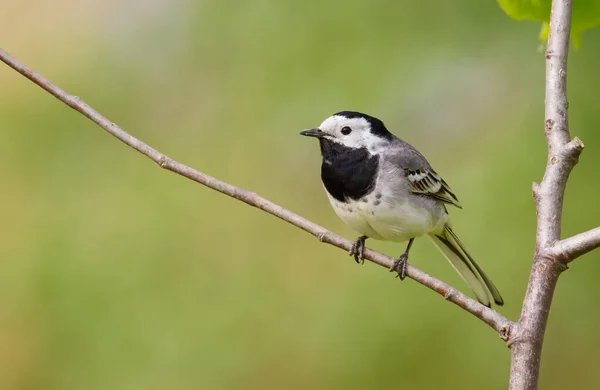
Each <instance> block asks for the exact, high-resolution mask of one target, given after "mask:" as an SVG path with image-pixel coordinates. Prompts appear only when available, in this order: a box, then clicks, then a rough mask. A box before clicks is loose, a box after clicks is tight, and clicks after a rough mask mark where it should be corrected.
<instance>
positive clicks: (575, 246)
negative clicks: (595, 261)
mask: <svg viewBox="0 0 600 390" xmlns="http://www.w3.org/2000/svg"><path fill="white" fill-rule="evenodd" d="M598 247H600V227H597V228H595V229H592V230H588V231H587V232H583V233H579V234H578V235H576V236H573V237H569V238H566V239H564V240H561V241H559V242H557V243H556V245H555V248H554V250H555V253H556V254H555V256H556V257H557V258H560V259H563V261H564V262H566V263H568V262H571V261H573V260H575V259H576V258H578V257H579V256H582V255H585V254H586V253H588V252H590V251H592V250H594V249H596V248H598Z"/></svg>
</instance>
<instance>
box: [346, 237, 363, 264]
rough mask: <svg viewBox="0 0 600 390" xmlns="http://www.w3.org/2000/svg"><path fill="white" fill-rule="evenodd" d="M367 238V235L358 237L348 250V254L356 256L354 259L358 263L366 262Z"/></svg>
mask: <svg viewBox="0 0 600 390" xmlns="http://www.w3.org/2000/svg"><path fill="white" fill-rule="evenodd" d="M366 239H367V237H365V236H360V237H358V238H357V239H356V240H355V241H354V243H353V244H352V247H351V248H350V250H349V251H348V255H349V256H354V261H356V263H357V264H364V263H365V240H366Z"/></svg>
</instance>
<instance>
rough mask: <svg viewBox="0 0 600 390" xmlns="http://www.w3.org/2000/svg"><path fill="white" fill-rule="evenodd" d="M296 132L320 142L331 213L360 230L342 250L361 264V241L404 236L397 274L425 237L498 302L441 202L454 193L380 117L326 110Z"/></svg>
mask: <svg viewBox="0 0 600 390" xmlns="http://www.w3.org/2000/svg"><path fill="white" fill-rule="evenodd" d="M300 135H303V136H307V137H314V138H317V139H318V140H319V145H320V149H321V156H322V163H321V180H322V182H323V186H324V188H325V192H326V193H327V197H328V198H329V202H330V203H331V206H332V207H333V210H334V211H335V213H336V214H337V216H338V217H339V218H340V219H341V220H342V221H343V222H344V223H346V224H347V225H348V226H350V227H351V228H352V229H353V230H355V231H357V232H358V233H360V234H361V235H360V236H359V237H358V238H357V239H356V240H355V241H354V243H353V245H352V247H351V249H350V252H349V254H350V255H351V256H353V257H354V260H355V261H356V262H357V263H359V262H361V263H364V250H365V241H366V240H367V239H368V238H373V239H376V240H383V241H392V242H406V241H408V244H407V246H406V250H405V251H404V252H403V253H402V255H401V256H400V257H399V258H397V259H396V260H395V262H394V264H393V265H392V267H391V268H390V272H396V273H397V276H398V277H399V278H400V279H401V280H403V279H404V278H405V277H406V271H407V264H408V256H409V252H410V249H411V247H412V245H413V242H414V240H415V239H416V238H418V237H421V236H425V235H427V236H428V237H429V238H430V239H431V240H432V241H433V243H434V244H435V246H436V247H437V248H438V249H439V250H440V251H441V252H442V254H443V255H444V257H445V258H446V259H447V260H448V261H449V262H450V264H451V265H452V266H453V267H454V269H455V270H456V271H457V272H458V274H459V275H460V276H461V278H462V279H463V280H464V281H465V282H466V284H467V285H468V286H469V287H470V289H471V290H472V291H473V293H474V294H475V297H476V298H477V300H478V301H479V302H480V303H481V304H483V305H485V306H487V307H491V303H492V301H493V302H494V303H495V304H497V305H499V306H502V305H503V304H504V300H503V299H502V296H501V295H500V292H499V291H498V289H497V288H496V286H495V285H494V283H492V281H491V280H490V278H488V276H487V275H486V274H485V273H484V272H483V270H482V269H481V267H480V266H479V265H478V264H477V263H476V262H475V260H474V259H473V257H472V256H471V255H470V254H469V252H468V251H467V249H466V248H465V246H464V244H463V243H462V241H461V240H460V239H459V238H458V236H457V235H456V233H454V231H453V230H452V227H451V224H450V217H449V215H448V211H447V209H446V206H447V205H451V206H456V207H458V208H462V206H461V204H460V202H459V200H458V198H457V197H456V195H455V194H454V192H452V190H451V189H450V186H449V185H448V183H446V182H445V181H444V179H442V177H441V176H440V175H438V174H437V173H436V171H435V170H433V168H432V167H431V165H430V164H429V162H428V161H427V160H426V159H425V157H424V156H423V155H422V154H421V153H420V152H419V151H418V150H417V149H415V148H414V147H413V146H411V145H410V144H408V143H407V142H405V141H403V140H401V139H400V138H398V137H396V136H395V135H394V134H392V133H391V132H390V131H389V130H388V129H387V128H386V126H385V125H384V123H383V122H382V121H381V120H379V119H377V118H375V117H372V116H370V115H367V114H363V113H361V112H356V111H341V112H338V113H336V114H333V115H331V116H330V117H328V118H327V119H325V120H324V121H323V123H321V125H320V126H319V127H317V128H313V129H309V130H304V131H301V132H300Z"/></svg>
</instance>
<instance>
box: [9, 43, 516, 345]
mask: <svg viewBox="0 0 600 390" xmlns="http://www.w3.org/2000/svg"><path fill="white" fill-rule="evenodd" d="M0 60H2V61H3V62H4V63H6V64H7V65H8V66H10V67H11V68H13V69H14V70H16V71H17V72H19V73H20V74H22V75H23V76H25V77H27V78H28V79H29V80H31V81H33V82H34V83H35V84H37V85H38V86H40V87H41V88H43V89H45V90H46V91H47V92H49V93H50V94H52V95H53V96H54V97H56V98H57V99H58V100H60V101H62V102H63V103H65V104H66V105H68V106H69V107H71V108H72V109H74V110H76V111H78V112H80V113H81V114H83V115H85V116H86V117H88V118H89V119H90V120H91V121H92V122H94V123H96V124H97V125H98V126H100V127H102V128H103V129H104V130H106V131H107V132H109V133H110V134H112V135H113V136H114V137H116V138H118V139H119V140H121V141H122V142H124V143H125V144H127V145H129V146H130V147H132V148H133V149H135V150H137V151H138V152H140V153H142V154H144V155H145V156H147V157H149V158H150V159H151V160H152V161H154V162H155V163H157V164H158V165H159V166H160V167H161V168H164V169H166V170H169V171H171V172H174V173H177V174H179V175H181V176H184V177H186V178H188V179H190V180H193V181H196V182H198V183H200V184H203V185H205V186H206V187H209V188H211V189H213V190H216V191H218V192H221V193H223V194H226V195H229V196H231V197H232V198H235V199H237V200H240V201H242V202H244V203H246V204H248V205H250V206H254V207H257V208H259V209H261V210H263V211H265V212H267V213H269V214H271V215H274V216H276V217H278V218H280V219H282V220H284V221H286V222H288V223H290V224H292V225H294V226H297V227H299V228H300V229H302V230H304V231H306V232H308V233H310V234H312V235H314V236H316V237H317V238H318V239H319V240H320V241H321V242H325V243H328V244H331V245H333V246H336V247H338V248H342V249H345V250H349V249H350V247H351V246H352V242H350V241H348V240H346V239H344V238H342V237H340V236H339V235H337V234H335V233H333V232H331V231H329V230H327V229H325V228H324V227H322V226H319V225H317V224H316V223H314V222H311V221H309V220H307V219H305V218H303V217H301V216H299V215H297V214H294V213H292V212H291V211H289V210H287V209H285V208H283V207H281V206H279V205H277V204H275V203H273V202H271V201H269V200H267V199H265V198H262V197H260V196H259V195H257V194H255V193H254V192H250V191H247V190H244V189H242V188H238V187H235V186H233V185H231V184H228V183H225V182H223V181H221V180H219V179H216V178H214V177H212V176H209V175H207V174H204V173H202V172H199V171H197V170H195V169H193V168H190V167H188V166H186V165H183V164H181V163H178V162H177V161H175V160H173V159H171V158H169V157H167V156H165V155H164V154H162V153H160V152H159V151H158V150H156V149H154V148H152V147H150V146H149V145H147V144H146V143H144V142H142V141H140V140H139V139H137V138H135V137H133V136H132V135H130V134H129V133H127V132H125V131H124V130H123V129H121V128H120V127H119V126H117V125H116V124H115V123H113V122H111V121H109V120H108V119H106V118H105V117H104V116H102V115H101V114H100V113H98V111H96V110H94V109H93V108H91V107H90V106H88V105H87V104H86V103H85V102H83V101H82V100H81V99H80V98H79V97H77V96H73V95H70V94H68V93H66V92H65V91H63V90H62V89H60V88H59V87H57V86H55V85H53V84H52V83H50V82H49V81H48V80H46V79H45V78H44V77H42V76H41V75H39V74H38V73H36V72H34V71H33V70H32V69H30V68H28V67H27V66H25V65H24V64H22V63H21V62H19V61H18V60H17V59H15V58H14V57H12V56H11V55H10V54H8V53H7V52H6V51H4V50H2V49H0ZM365 258H366V259H368V260H370V261H372V262H373V263H375V264H378V265H381V266H383V267H386V268H388V269H389V268H390V267H391V266H392V264H393V263H394V259H392V258H390V257H388V256H385V255H383V254H381V253H378V252H375V251H373V250H370V249H367V250H365ZM407 276H408V277H409V278H411V279H413V280H415V281H417V282H418V283H420V284H422V285H424V286H425V287H428V288H429V289H431V290H433V291H435V292H437V293H438V294H440V295H441V296H443V297H444V298H445V299H446V300H448V301H450V302H452V303H454V304H455V305H457V306H458V307H460V308H462V309H464V310H465V311H467V312H469V313H471V314H473V315H474V316H475V317H477V318H479V319H480V320H481V321H483V322H485V323H486V324H488V325H489V326H491V327H492V328H493V329H494V330H495V331H496V332H498V334H499V335H500V337H501V338H502V339H504V340H508V338H509V336H510V334H511V328H512V326H513V322H511V321H509V320H508V319H506V318H505V317H504V316H502V315H501V314H500V313H498V312H496V311H495V310H492V309H490V308H488V307H485V306H483V305H482V304H480V303H479V302H477V301H475V300H473V299H471V298H469V297H468V296H466V295H465V294H463V293H461V292H459V291H457V290H455V289H454V288H452V287H451V286H449V285H448V284H446V283H444V282H442V281H440V280H438V279H436V278H434V277H432V276H431V275H429V274H427V273H425V272H423V271H421V270H419V269H417V268H415V267H413V266H410V265H409V266H408V269H407Z"/></svg>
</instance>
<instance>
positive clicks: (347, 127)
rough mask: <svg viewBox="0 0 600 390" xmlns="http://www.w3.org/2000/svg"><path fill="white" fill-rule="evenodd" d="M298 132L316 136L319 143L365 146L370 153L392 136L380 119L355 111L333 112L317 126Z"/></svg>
mask: <svg viewBox="0 0 600 390" xmlns="http://www.w3.org/2000/svg"><path fill="white" fill-rule="evenodd" d="M300 134H301V135H305V136H308V137H316V138H318V139H319V140H320V141H321V143H323V142H325V143H329V142H334V143H336V144H341V145H343V146H345V147H348V148H353V149H361V148H366V149H367V150H369V152H371V153H372V154H374V153H376V151H377V150H378V149H380V147H382V146H384V145H387V144H388V143H389V141H390V140H391V138H392V137H393V136H392V134H391V133H390V132H389V131H388V130H387V129H386V127H385V125H384V124H383V122H382V121H380V120H379V119H377V118H374V117H372V116H370V115H367V114H362V113H360V112H355V111H341V112H338V113H336V114H333V115H332V116H330V117H329V118H327V119H325V120H324V121H323V123H321V125H320V126H319V127H317V128H314V129H310V130H304V131H302V132H300Z"/></svg>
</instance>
